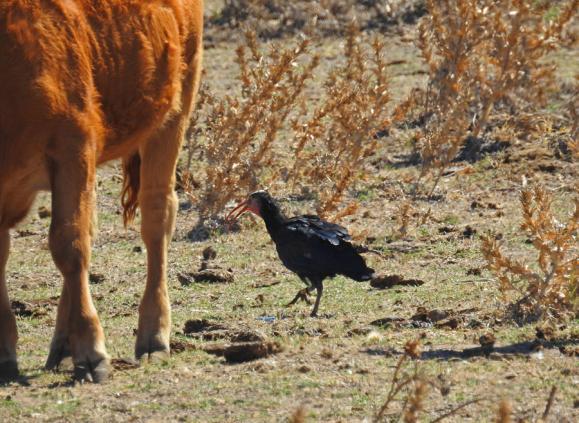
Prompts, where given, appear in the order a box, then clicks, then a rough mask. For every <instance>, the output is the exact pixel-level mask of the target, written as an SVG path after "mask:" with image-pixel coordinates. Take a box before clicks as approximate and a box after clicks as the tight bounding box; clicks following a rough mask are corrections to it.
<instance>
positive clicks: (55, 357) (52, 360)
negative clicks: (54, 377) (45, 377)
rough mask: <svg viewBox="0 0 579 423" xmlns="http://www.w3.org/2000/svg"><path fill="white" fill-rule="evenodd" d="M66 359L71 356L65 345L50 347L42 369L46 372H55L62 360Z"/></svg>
mask: <svg viewBox="0 0 579 423" xmlns="http://www.w3.org/2000/svg"><path fill="white" fill-rule="evenodd" d="M68 357H71V354H70V350H69V349H68V346H67V345H66V344H58V345H52V346H51V347H50V352H49V353H48V359H47V360H46V364H45V366H44V367H45V369H46V370H56V369H58V367H59V366H60V363H61V362H62V360H64V359H65V358H68Z"/></svg>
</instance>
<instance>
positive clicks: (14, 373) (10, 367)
mask: <svg viewBox="0 0 579 423" xmlns="http://www.w3.org/2000/svg"><path fill="white" fill-rule="evenodd" d="M19 376H20V372H19V371H18V363H17V362H16V361H15V360H8V361H3V362H1V363H0V382H11V381H14V380H16V379H18V377H19Z"/></svg>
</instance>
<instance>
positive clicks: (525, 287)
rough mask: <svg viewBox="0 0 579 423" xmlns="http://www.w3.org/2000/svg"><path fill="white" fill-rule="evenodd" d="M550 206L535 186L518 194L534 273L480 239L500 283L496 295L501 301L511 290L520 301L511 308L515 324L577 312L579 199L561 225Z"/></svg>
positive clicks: (493, 242)
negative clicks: (534, 258)
mask: <svg viewBox="0 0 579 423" xmlns="http://www.w3.org/2000/svg"><path fill="white" fill-rule="evenodd" d="M552 201H553V199H552V197H551V195H550V194H549V193H548V192H547V191H545V189H543V188H541V187H538V186H537V187H535V188H534V189H526V190H524V191H523V192H522V194H521V206H522V210H523V223H522V225H521V228H522V229H523V230H524V231H525V232H526V233H527V235H528V236H529V239H530V241H531V242H532V245H533V247H534V248H535V249H536V251H537V266H538V270H537V271H534V270H532V269H530V268H529V266H528V265H526V264H525V263H522V262H520V261H518V260H515V259H511V258H509V257H507V256H505V255H504V253H503V252H502V250H501V248H500V246H499V244H498V242H497V240H496V239H495V238H494V237H493V236H490V235H487V236H483V237H482V253H483V256H484V258H485V259H486V261H487V263H488V268H489V269H490V270H491V271H492V272H493V273H494V274H495V276H496V277H497V279H498V281H499V289H500V291H501V292H502V293H503V295H504V296H505V298H506V293H507V292H510V291H515V292H517V293H518V295H519V297H520V298H519V299H518V301H517V302H516V303H515V306H514V309H513V311H514V312H515V317H516V318H517V319H518V320H522V321H524V320H527V319H538V318H541V317H561V316H565V315H567V314H568V313H569V312H571V313H575V314H576V313H577V311H578V305H579V304H578V302H577V293H578V288H579V279H578V275H579V254H578V248H577V229H578V228H579V197H577V196H575V198H574V204H575V211H574V213H573V214H572V215H571V216H570V217H569V220H568V221H567V222H565V223H563V222H560V221H559V220H557V218H556V217H555V215H554V214H553V211H552V210H551V203H552Z"/></svg>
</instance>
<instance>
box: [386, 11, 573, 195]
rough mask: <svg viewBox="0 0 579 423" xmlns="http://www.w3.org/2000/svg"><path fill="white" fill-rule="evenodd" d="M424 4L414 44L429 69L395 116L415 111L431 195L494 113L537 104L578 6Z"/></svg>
mask: <svg viewBox="0 0 579 423" xmlns="http://www.w3.org/2000/svg"><path fill="white" fill-rule="evenodd" d="M426 3H427V8H428V12H429V14H428V15H427V16H426V17H424V18H423V20H422V21H421V23H420V25H419V36H418V42H417V44H418V47H419V48H420V50H421V52H422V56H423V58H424V60H425V61H426V63H427V65H428V68H429V75H430V76H429V84H428V89H427V91H426V92H425V93H423V95H422V96H417V95H416V93H414V94H413V97H412V99H411V100H409V101H408V102H406V103H404V104H403V105H402V106H401V108H399V109H398V110H397V113H398V115H401V114H403V113H404V111H408V110H411V109H412V108H413V107H416V106H418V105H420V106H421V107H422V108H423V116H424V117H425V119H424V120H425V121H426V122H427V123H426V125H425V127H424V128H423V130H422V132H421V133H420V134H419V137H418V138H419V150H420V152H421V155H422V160H423V168H422V173H421V178H422V177H424V176H426V175H427V174H428V175H429V174H431V172H432V171H433V170H434V171H435V177H434V184H433V188H432V190H434V188H435V187H436V185H437V183H438V181H439V179H440V177H441V175H442V173H443V172H444V169H445V168H446V166H447V165H448V164H449V163H450V162H451V161H452V160H453V159H454V158H455V157H456V156H457V153H458V152H459V150H460V149H461V147H462V146H463V144H464V142H465V140H466V139H468V138H470V139H474V140H478V139H479V137H480V136H481V135H482V134H483V133H484V131H485V128H486V126H487V125H488V122H489V118H490V116H491V113H492V112H493V110H494V109H495V108H496V106H497V105H499V104H508V105H509V107H510V108H511V109H513V108H516V106H517V104H519V103H524V104H525V105H533V107H534V108H535V109H536V108H537V107H539V106H541V105H543V104H544V101H545V99H546V94H547V92H548V90H549V89H551V88H552V86H553V82H554V77H553V72H554V67H553V66H550V65H548V64H546V63H544V61H543V59H544V58H545V55H546V54H547V53H549V52H551V51H553V50H554V49H556V48H558V47H559V46H560V45H561V43H562V42H563V38H564V37H565V34H566V33H565V27H566V24H567V23H569V22H570V21H571V19H572V17H573V16H574V15H575V14H576V11H577V10H578V8H579V1H578V0H568V1H562V2H559V3H558V4H557V5H553V3H552V2H549V1H537V2H527V1H523V0H509V1H503V2H496V1H492V0H427V2H426ZM417 100H422V104H417V103H416V101H417ZM527 118H528V116H527ZM432 190H431V192H432Z"/></svg>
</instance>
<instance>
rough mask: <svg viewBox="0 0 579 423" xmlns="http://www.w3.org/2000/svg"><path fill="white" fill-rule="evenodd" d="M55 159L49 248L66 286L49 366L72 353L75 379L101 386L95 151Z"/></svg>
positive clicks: (105, 361) (103, 362)
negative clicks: (93, 250)
mask: <svg viewBox="0 0 579 423" xmlns="http://www.w3.org/2000/svg"><path fill="white" fill-rule="evenodd" d="M55 157H57V159H54V160H53V161H52V163H51V183H52V222H51V225H50V237H49V244H50V250H51V252H52V257H53V259H54V262H55V264H56V266H57V267H58V269H59V270H60V272H61V273H62V275H63V277H64V287H63V290H62V295H61V298H60V303H59V305H58V313H57V321H56V328H55V331H54V337H53V340H52V343H51V346H50V354H49V356H48V360H47V362H46V367H47V368H48V369H52V368H55V367H57V366H58V364H59V363H60V361H61V360H62V359H63V358H64V357H65V356H67V355H68V354H69V353H70V355H72V361H73V364H74V377H75V379H77V380H80V381H85V380H86V381H94V382H99V381H101V380H103V379H105V378H106V376H107V374H108V370H109V357H108V354H107V352H106V349H105V338H104V334H103V330H102V327H101V324H100V321H99V318H98V315H97V311H96V309H95V307H94V304H93V302H92V298H91V295H90V290H89V284H88V267H89V262H90V231H91V218H92V212H93V208H94V179H95V152H94V151H93V150H91V149H90V148H88V147H87V149H86V150H85V151H76V152H74V153H67V152H65V151H59V154H56V155H55Z"/></svg>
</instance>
